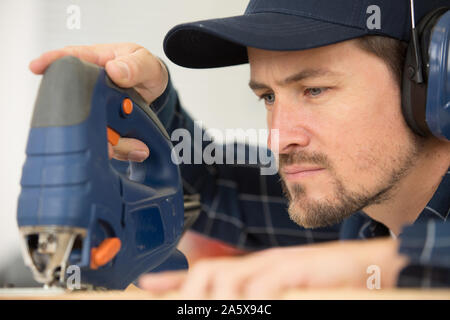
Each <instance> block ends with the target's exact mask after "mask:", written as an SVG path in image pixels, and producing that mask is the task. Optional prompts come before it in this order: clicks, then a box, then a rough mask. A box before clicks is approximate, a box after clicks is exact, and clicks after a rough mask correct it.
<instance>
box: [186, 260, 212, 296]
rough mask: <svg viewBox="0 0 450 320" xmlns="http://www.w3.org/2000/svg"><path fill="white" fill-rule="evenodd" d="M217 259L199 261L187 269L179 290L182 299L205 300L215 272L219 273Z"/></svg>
mask: <svg viewBox="0 0 450 320" xmlns="http://www.w3.org/2000/svg"><path fill="white" fill-rule="evenodd" d="M217 260H218V259H205V260H200V261H199V262H197V263H196V264H194V265H193V266H192V268H190V269H189V271H188V275H187V277H186V280H185V281H184V283H183V285H182V286H181V288H180V296H181V298H182V299H207V298H208V297H209V290H210V287H211V282H212V280H213V277H214V273H215V272H220V270H219V266H220V263H217Z"/></svg>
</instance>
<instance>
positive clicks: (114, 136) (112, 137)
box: [106, 127, 120, 146]
mask: <svg viewBox="0 0 450 320" xmlns="http://www.w3.org/2000/svg"><path fill="white" fill-rule="evenodd" d="M106 135H107V136H108V141H109V142H110V143H111V144H112V145H113V146H115V145H117V144H118V143H119V138H120V134H118V133H117V131H115V130H114V129H111V128H110V127H106Z"/></svg>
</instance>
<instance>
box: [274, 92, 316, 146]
mask: <svg viewBox="0 0 450 320" xmlns="http://www.w3.org/2000/svg"><path fill="white" fill-rule="evenodd" d="M306 121H307V120H306V117H302V110H301V106H298V105H295V104H294V103H282V101H281V100H280V99H278V101H277V103H276V104H275V105H274V106H273V107H272V110H271V111H270V112H268V114H267V123H268V128H269V135H268V141H267V145H268V147H269V149H270V150H272V151H273V152H274V153H275V154H288V153H292V152H294V151H298V150H300V149H303V148H305V147H307V146H308V145H309V144H310V141H311V135H310V133H309V131H308V129H307V125H306Z"/></svg>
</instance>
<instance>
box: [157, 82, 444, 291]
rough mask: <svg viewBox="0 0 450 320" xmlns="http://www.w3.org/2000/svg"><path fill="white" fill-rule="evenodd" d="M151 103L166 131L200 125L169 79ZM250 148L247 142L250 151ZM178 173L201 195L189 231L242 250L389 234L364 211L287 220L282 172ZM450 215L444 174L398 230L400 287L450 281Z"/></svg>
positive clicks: (244, 168)
mask: <svg viewBox="0 0 450 320" xmlns="http://www.w3.org/2000/svg"><path fill="white" fill-rule="evenodd" d="M151 107H152V109H153V110H154V111H155V112H156V113H157V114H158V117H159V118H160V120H161V121H162V123H163V124H164V125H165V127H166V129H167V131H168V132H169V134H171V132H172V131H173V130H174V129H176V128H185V129H187V130H189V131H190V132H191V135H192V136H193V132H194V126H195V124H194V122H193V120H192V118H191V117H190V116H189V114H188V113H187V112H186V111H185V110H184V109H183V108H182V107H181V105H180V102H179V99H178V96H177V93H176V90H175V89H174V88H173V86H172V84H171V81H170V80H169V84H168V86H167V89H166V90H165V92H164V93H163V94H162V95H161V96H160V97H159V98H158V99H157V100H156V101H155V102H154V103H153V104H152V105H151ZM208 143H209V142H208ZM205 146H206V143H204V144H203V146H197V148H195V147H194V146H192V152H191V154H192V155H193V154H194V152H201V151H202V150H203V149H202V148H203V147H205ZM235 147H237V144H235ZM250 148H252V147H251V146H248V145H246V146H245V149H246V155H248V154H249V152H248V151H249V150H250ZM224 154H225V153H224ZM235 154H236V152H235ZM180 171H181V174H182V177H183V187H184V192H185V193H187V194H194V193H199V194H200V196H201V203H202V212H201V213H200V216H199V218H198V220H197V221H196V222H195V223H194V225H193V226H192V229H194V230H195V231H197V232H200V233H202V234H204V235H206V236H209V237H212V238H215V239H219V240H221V241H223V242H225V243H228V244H231V245H233V246H235V247H238V248H240V249H244V250H260V249H265V248H269V247H278V246H292V245H302V244H309V243H317V242H323V241H331V240H339V239H341V240H343V239H370V238H375V237H383V236H389V234H390V233H389V230H388V229H387V228H386V227H385V226H384V225H383V224H381V223H379V222H376V221H374V220H373V219H371V218H370V217H369V216H367V215H366V214H364V213H363V212H357V213H355V214H354V215H352V216H351V217H350V218H348V219H346V220H345V221H344V222H342V223H340V224H338V225H334V226H332V227H328V228H317V229H305V228H302V227H300V226H299V225H297V224H296V223H294V222H293V221H291V220H290V218H289V215H288V213H287V199H286V198H285V197H284V195H283V193H282V188H281V184H280V177H279V176H278V175H277V174H275V175H261V174H260V168H259V167H258V166H257V165H238V164H235V165H233V164H231V165H230V164H222V165H221V164H212V165H206V164H202V165H199V164H181V165H180ZM449 213H450V173H449V172H447V174H446V175H445V176H444V177H443V180H442V182H441V184H440V186H439V188H438V190H437V191H436V193H435V194H434V196H433V198H432V199H431V200H430V202H429V203H428V204H427V206H426V207H425V208H424V210H423V212H422V213H421V214H420V216H419V218H418V219H417V220H416V222H415V223H414V224H413V225H412V226H409V227H406V228H404V229H403V232H402V233H401V235H400V236H399V240H400V253H402V254H405V255H407V256H408V257H409V259H410V264H409V265H408V266H407V267H406V268H404V269H403V270H402V271H401V273H400V276H399V279H398V283H397V284H398V286H400V287H403V286H408V287H448V286H450V224H449V223H446V222H447V217H448V215H449Z"/></svg>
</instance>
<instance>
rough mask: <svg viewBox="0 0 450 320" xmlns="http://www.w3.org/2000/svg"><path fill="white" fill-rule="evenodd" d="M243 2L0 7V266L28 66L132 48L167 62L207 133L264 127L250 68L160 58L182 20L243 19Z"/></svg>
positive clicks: (150, 0) (7, 237)
mask: <svg viewBox="0 0 450 320" xmlns="http://www.w3.org/2000/svg"><path fill="white" fill-rule="evenodd" d="M72 4H75V5H78V6H79V7H80V9H81V28H80V29H79V30H76V29H75V30H70V29H68V28H67V27H66V20H67V18H68V16H69V14H68V13H67V12H66V10H67V8H68V7H69V6H70V5H72ZM246 5H247V1H246V0H226V1H224V0H158V1H156V0H95V1H93V0H53V1H52V0H1V1H0V48H1V49H0V97H1V108H0V110H1V112H2V114H1V116H0V141H1V146H0V149H1V150H2V153H1V157H0V267H1V265H2V264H4V263H7V261H8V259H10V258H11V257H13V256H14V255H17V254H18V252H19V247H18V231H17V224H16V220H15V217H16V210H17V199H18V195H19V192H20V177H21V170H22V165H23V163H24V161H25V146H26V140H27V136H28V131H29V125H30V120H31V114H32V110H33V104H34V100H35V97H36V93H37V88H38V85H39V81H40V77H39V76H35V75H33V74H32V73H31V72H30V71H29V70H28V64H29V62H30V61H31V60H32V59H33V58H35V57H37V56H39V55H40V54H41V53H42V52H45V51H47V50H51V49H56V48H60V47H63V46H66V45H77V44H80V45H81V44H94V43H111V42H125V41H126V42H136V43H139V44H141V45H143V46H144V47H146V48H147V49H149V50H150V51H151V52H153V53H154V54H156V55H158V56H159V57H162V58H163V59H164V61H165V62H166V63H167V64H168V66H169V68H170V71H171V74H172V78H173V82H174V85H175V87H176V88H177V89H178V92H179V94H180V97H181V100H182V103H183V105H184V106H185V108H186V109H187V110H189V111H190V112H191V114H192V115H193V116H194V118H195V119H198V120H202V121H203V123H204V125H205V126H206V127H210V128H219V129H225V128H244V129H247V128H256V129H259V128H265V120H264V118H265V112H264V107H263V105H262V104H260V103H258V102H257V98H256V97H255V96H254V95H253V94H252V93H251V91H250V90H249V88H248V86H247V83H248V80H249V69H248V65H245V66H237V67H230V68H220V69H213V70H191V69H185V68H181V67H178V66H176V65H174V64H172V63H171V62H169V61H168V59H167V58H166V57H165V55H164V53H163V50H162V42H163V38H164V36H165V34H166V32H167V31H168V30H169V29H170V28H171V27H173V26H174V25H176V24H178V23H182V22H188V21H195V20H201V19H209V18H218V17H225V16H232V15H238V14H242V13H243V12H244V10H245V7H246Z"/></svg>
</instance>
